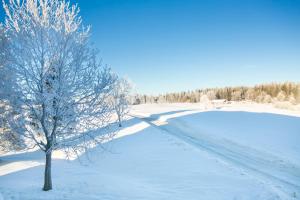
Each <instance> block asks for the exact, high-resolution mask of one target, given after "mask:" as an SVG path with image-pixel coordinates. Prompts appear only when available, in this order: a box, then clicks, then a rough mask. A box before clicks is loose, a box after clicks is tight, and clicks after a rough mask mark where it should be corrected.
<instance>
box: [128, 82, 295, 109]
mask: <svg viewBox="0 0 300 200" xmlns="http://www.w3.org/2000/svg"><path fill="white" fill-rule="evenodd" d="M207 99H208V100H217V99H226V100H227V101H245V100H246V101H254V102H258V103H272V102H274V101H276V102H289V103H291V104H299V103H300V83H294V82H285V83H270V84H260V85H256V86H254V87H244V86H240V87H224V88H208V89H200V90H194V91H185V92H178V93H166V94H161V95H157V96H151V95H136V96H134V98H133V102H132V103H133V104H144V103H198V102H201V101H204V100H205V101H206V100H207Z"/></svg>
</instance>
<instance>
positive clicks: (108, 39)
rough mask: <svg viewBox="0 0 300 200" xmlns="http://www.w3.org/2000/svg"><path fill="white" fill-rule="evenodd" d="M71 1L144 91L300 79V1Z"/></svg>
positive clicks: (118, 67) (101, 45)
mask: <svg viewBox="0 0 300 200" xmlns="http://www.w3.org/2000/svg"><path fill="white" fill-rule="evenodd" d="M72 2H75V3H78V5H79V7H80V9H81V15H82V18H83V21H84V24H90V25H91V26H92V41H93V42H94V45H95V47H97V48H98V49H99V50H100V54H99V56H100V57H101V58H102V59H103V63H106V64H108V65H109V66H110V67H112V69H113V70H114V71H116V72H117V73H119V74H121V75H126V76H128V77H129V78H130V79H131V80H132V81H133V82H134V83H135V85H136V88H137V91H138V92H141V93H148V94H157V93H162V92H173V91H182V90H192V89H197V88H205V87H215V86H234V85H253V84H257V83H265V82H273V81H276V82H279V81H297V82H299V81H300V0H249V1H247V0H198V1H197V0H195V1H193V0H169V1H167V0H72ZM1 12H2V10H1ZM2 18H3V15H2Z"/></svg>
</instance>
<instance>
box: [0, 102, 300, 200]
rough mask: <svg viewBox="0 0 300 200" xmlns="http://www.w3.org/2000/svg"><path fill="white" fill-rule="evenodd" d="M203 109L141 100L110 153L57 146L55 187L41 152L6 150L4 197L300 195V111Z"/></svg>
mask: <svg viewBox="0 0 300 200" xmlns="http://www.w3.org/2000/svg"><path fill="white" fill-rule="evenodd" d="M204 108H205V106H203V105H200V104H164V105H155V104H152V105H138V106H134V107H133V108H132V111H131V115H133V116H135V117H129V118H128V119H127V121H126V122H124V126H123V127H122V129H121V130H120V131H119V132H118V134H117V136H116V138H115V139H114V140H112V141H110V142H107V143H105V144H104V146H105V148H106V151H105V152H104V151H103V148H101V147H96V148H94V149H92V150H91V151H90V153H88V154H87V155H88V157H87V155H82V156H81V157H80V158H79V159H77V160H72V161H66V160H65V159H63V157H62V156H61V153H60V152H56V155H54V161H53V169H52V170H53V184H54V189H53V190H52V191H50V192H43V191H42V190H41V186H42V183H43V170H44V166H43V163H44V157H43V154H42V153H41V152H39V151H35V152H21V153H11V154H9V155H4V156H1V157H0V159H1V161H0V199H1V196H2V198H3V199H22V200H23V199H24V200H26V199H112V200H122V199H150V200H151V199H172V200H173V199H187V200H189V199H191V200H193V199H195V200H196V199H205V200H206V199H213V200H215V199H249V200H250V199H263V200H266V199H270V200H271V199H298V198H299V195H300V192H299V190H298V186H299V185H300V184H299V183H300V181H299V180H300V179H299V177H300V171H299V164H300V163H299V161H300V158H299V155H300V148H299V145H297V143H299V141H300V133H299V130H300V113H299V114H298V113H292V112H290V111H283V110H277V109H273V108H270V107H266V106H261V105H231V106H228V105H226V106H224V107H221V108H218V109H215V108H213V107H209V108H208V110H204ZM206 108H207V107H206ZM278 113H280V114H278ZM273 176H274V177H273ZM298 181H299V182H298Z"/></svg>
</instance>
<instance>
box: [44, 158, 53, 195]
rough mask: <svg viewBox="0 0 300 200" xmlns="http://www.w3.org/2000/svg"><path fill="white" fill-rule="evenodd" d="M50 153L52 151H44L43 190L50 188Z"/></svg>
mask: <svg viewBox="0 0 300 200" xmlns="http://www.w3.org/2000/svg"><path fill="white" fill-rule="evenodd" d="M51 154H52V152H49V153H46V165H45V176H44V187H43V190H44V191H48V190H52V178H51Z"/></svg>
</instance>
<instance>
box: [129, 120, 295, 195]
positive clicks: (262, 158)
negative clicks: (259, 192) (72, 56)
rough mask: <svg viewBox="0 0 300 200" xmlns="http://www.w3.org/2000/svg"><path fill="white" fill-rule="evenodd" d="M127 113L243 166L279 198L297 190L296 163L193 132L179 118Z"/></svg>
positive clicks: (236, 165) (229, 161)
mask: <svg viewBox="0 0 300 200" xmlns="http://www.w3.org/2000/svg"><path fill="white" fill-rule="evenodd" d="M131 116H133V117H136V118H139V119H140V120H142V121H144V122H146V123H148V124H149V125H151V126H154V127H156V128H158V129H160V130H163V131H164V132H166V133H168V134H170V135H173V136H175V137H177V138H179V139H181V140H183V141H185V142H187V143H189V144H191V145H193V146H196V147H197V148H200V149H202V150H204V151H206V152H209V153H211V154H213V155H215V156H217V157H218V158H220V159H221V160H224V161H226V162H228V163H230V164H232V165H234V166H235V167H238V168H240V169H242V170H244V171H245V172H247V173H248V174H249V175H252V176H254V177H256V178H258V179H259V180H260V181H262V182H264V183H266V184H268V185H270V186H271V187H274V188H275V189H276V190H277V191H280V192H282V194H281V196H282V195H284V197H283V198H292V199H298V196H299V194H300V168H299V167H298V166H295V165H293V164H291V163H287V162H284V161H282V160H280V159H278V158H276V157H275V156H273V155H270V154H266V153H263V152H259V151H257V150H255V149H252V148H249V147H245V146H241V145H239V144H236V143H233V142H231V141H229V140H218V139H216V138H212V137H209V136H208V135H205V134H202V133H196V132H195V130H192V129H189V127H186V126H184V124H180V122H179V123H176V124H175V125H174V124H168V123H167V122H165V121H159V120H157V119H153V118H151V117H144V116H138V115H131ZM195 135H197V137H195Z"/></svg>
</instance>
